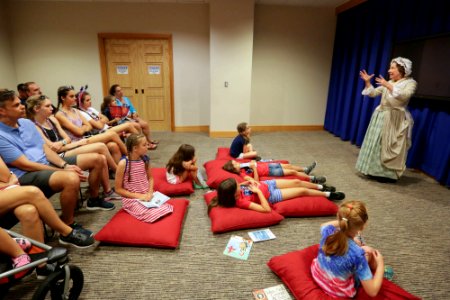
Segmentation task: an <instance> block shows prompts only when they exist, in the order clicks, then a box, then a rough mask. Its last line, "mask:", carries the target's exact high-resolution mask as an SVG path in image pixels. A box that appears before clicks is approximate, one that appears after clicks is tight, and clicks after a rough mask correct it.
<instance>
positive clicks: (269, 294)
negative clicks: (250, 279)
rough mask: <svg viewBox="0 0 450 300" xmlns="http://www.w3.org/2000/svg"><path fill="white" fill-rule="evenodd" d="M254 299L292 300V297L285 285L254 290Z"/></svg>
mask: <svg viewBox="0 0 450 300" xmlns="http://www.w3.org/2000/svg"><path fill="white" fill-rule="evenodd" d="M253 297H254V298H255V299H257V300H292V297H291V295H289V292H288V291H287V290H286V288H285V287H284V285H283V284H279V285H276V286H272V287H269V288H265V289H260V290H253Z"/></svg>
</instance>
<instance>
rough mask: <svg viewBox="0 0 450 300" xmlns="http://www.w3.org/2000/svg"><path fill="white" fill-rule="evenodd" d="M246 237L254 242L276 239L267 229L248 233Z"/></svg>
mask: <svg viewBox="0 0 450 300" xmlns="http://www.w3.org/2000/svg"><path fill="white" fill-rule="evenodd" d="M248 235H249V237H250V238H251V239H252V241H254V242H262V241H268V240H273V239H275V238H276V236H275V234H273V232H272V231H271V230H270V229H269V228H266V229H262V230H255V231H250V232H249V233H248Z"/></svg>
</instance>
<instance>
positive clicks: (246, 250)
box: [223, 235, 253, 260]
mask: <svg viewBox="0 0 450 300" xmlns="http://www.w3.org/2000/svg"><path fill="white" fill-rule="evenodd" d="M252 246H253V241H252V240H251V239H246V238H243V237H241V236H237V235H232V236H231V238H230V240H229V241H228V244H227V246H226V247H225V250H224V251H223V254H225V255H228V256H231V257H234V258H237V259H242V260H247V259H248V255H249V254H250V250H251V249H252Z"/></svg>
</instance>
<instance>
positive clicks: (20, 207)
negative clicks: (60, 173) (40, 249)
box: [0, 158, 94, 248]
mask: <svg viewBox="0 0 450 300" xmlns="http://www.w3.org/2000/svg"><path fill="white" fill-rule="evenodd" d="M0 197H1V199H2V201H0V216H2V218H1V219H3V217H4V216H5V215H6V214H13V215H14V216H15V217H16V218H17V219H18V221H19V222H20V223H21V225H22V233H23V235H25V236H27V237H29V238H32V239H34V240H36V241H38V242H44V232H43V226H42V223H41V222H42V221H44V223H45V224H47V225H48V226H50V227H51V228H52V229H54V230H55V231H57V232H58V233H59V234H60V242H61V243H62V244H73V245H75V246H77V247H81V248H83V247H87V246H91V245H92V244H93V243H94V239H93V238H91V234H92V232H91V231H90V230H87V229H82V228H80V227H75V228H71V227H70V226H68V225H67V224H65V223H64V222H63V221H61V219H60V218H59V217H58V215H57V214H56V211H55V209H54V208H53V207H52V205H51V202H50V201H49V200H48V199H47V198H46V197H45V196H44V194H43V193H42V191H41V190H39V189H38V188H37V187H35V186H20V185H19V181H18V179H17V177H16V175H15V174H13V173H11V172H10V171H9V169H8V167H7V166H6V164H5V162H4V161H3V160H2V159H1V158H0ZM41 219H42V221H41ZM11 226H12V224H3V223H1V227H11Z"/></svg>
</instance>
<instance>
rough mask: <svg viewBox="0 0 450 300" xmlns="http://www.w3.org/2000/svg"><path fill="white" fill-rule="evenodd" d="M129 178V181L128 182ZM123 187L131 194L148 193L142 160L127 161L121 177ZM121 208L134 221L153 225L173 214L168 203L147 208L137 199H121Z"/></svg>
mask: <svg viewBox="0 0 450 300" xmlns="http://www.w3.org/2000/svg"><path fill="white" fill-rule="evenodd" d="M129 178H130V180H129V181H128V179H129ZM123 187H124V188H125V189H126V190H127V191H129V192H132V193H139V194H146V193H148V191H149V189H150V186H149V182H148V177H147V170H146V169H145V162H144V161H143V160H127V162H126V167H125V174H124V176H123ZM122 208H123V209H124V210H125V211H126V212H128V213H129V214H130V215H132V216H133V217H135V218H136V219H138V220H140V221H143V222H147V223H153V222H155V221H156V220H158V219H160V218H162V217H163V216H165V215H168V214H171V213H172V212H173V206H172V205H171V204H168V203H164V204H163V205H161V206H160V207H158V208H148V207H145V206H144V205H143V204H142V203H141V201H139V200H138V199H131V198H125V197H122Z"/></svg>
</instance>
